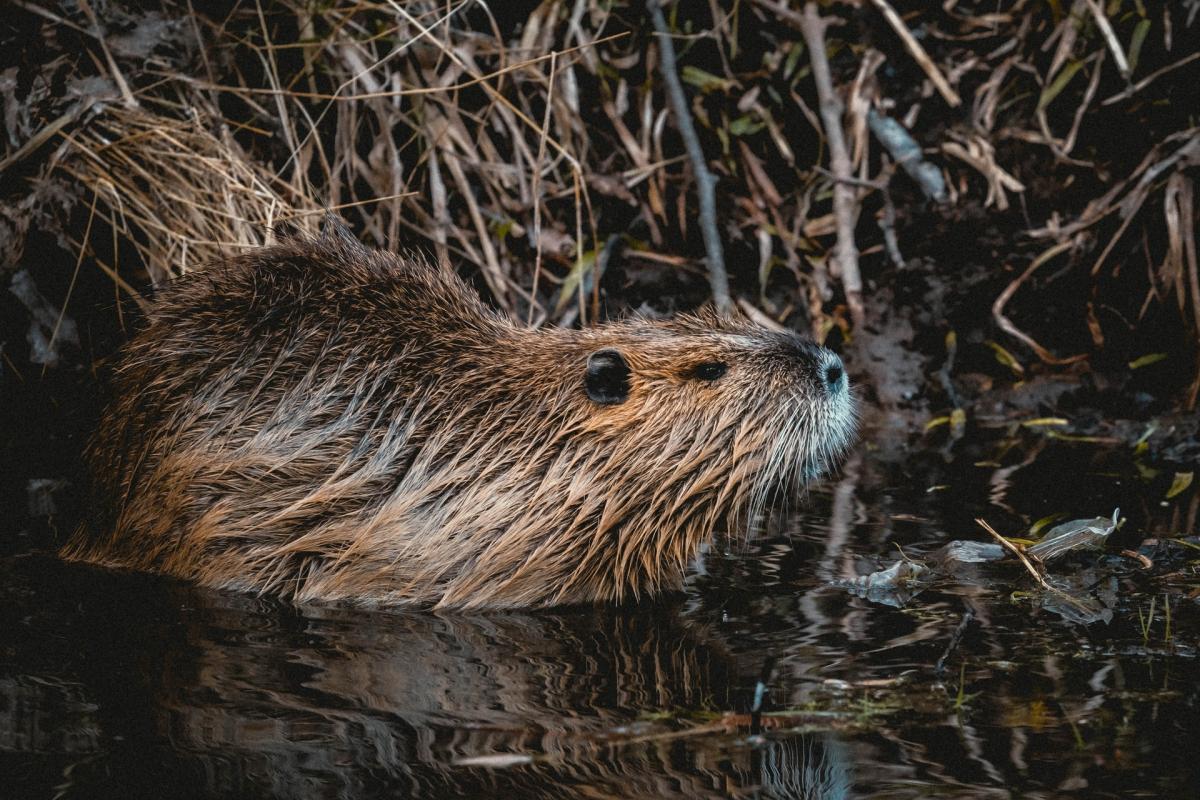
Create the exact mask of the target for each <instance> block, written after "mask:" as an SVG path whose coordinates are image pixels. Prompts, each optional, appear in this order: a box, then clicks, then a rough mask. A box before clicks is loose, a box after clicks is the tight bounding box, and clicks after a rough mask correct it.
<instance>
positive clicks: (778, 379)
mask: <svg viewBox="0 0 1200 800" xmlns="http://www.w3.org/2000/svg"><path fill="white" fill-rule="evenodd" d="M603 348H611V349H615V350H617V351H619V352H620V353H621V354H622V355H623V357H624V358H625V360H626V362H627V363H628V365H629V367H630V368H631V375H630V389H629V395H628V399H627V400H626V401H625V402H623V403H620V404H616V405H599V404H597V403H594V402H593V401H592V400H590V399H589V398H588V396H587V394H586V392H585V391H584V374H585V365H586V363H587V360H588V356H589V354H591V353H593V352H595V351H597V350H599V349H603ZM829 358H832V356H830V355H829V354H828V353H827V352H826V351H824V350H822V349H821V348H818V347H816V346H815V345H812V344H810V343H808V342H805V341H803V340H800V339H798V338H796V337H791V336H787V335H782V334H778V333H774V332H770V331H766V330H764V329H761V328H758V327H755V326H753V325H751V324H750V323H748V322H746V321H742V320H735V319H730V318H724V317H718V316H716V315H715V314H705V315H702V316H686V317H679V318H676V319H672V320H668V321H647V320H643V319H634V320H629V321H624V322H619V323H615V324H611V325H607V326H603V327H599V328H594V329H590V330H566V329H556V328H550V329H542V330H531V329H528V328H525V327H522V326H519V325H517V324H515V323H513V322H510V321H508V320H507V319H504V318H501V317H500V316H499V315H497V314H496V313H494V312H492V311H491V310H489V309H488V308H487V307H485V306H484V304H483V303H482V302H481V301H480V300H479V298H478V297H476V296H475V293H474V292H473V291H472V290H471V289H469V288H468V287H467V286H465V285H464V284H463V283H462V282H461V281H460V280H459V279H458V278H457V277H456V276H454V275H452V274H450V273H448V272H446V271H442V270H439V269H437V268H434V267H432V266H429V265H427V264H423V263H420V262H418V261H412V260H408V259H403V258H401V257H398V256H394V255H390V254H386V253H380V252H371V251H368V250H366V249H364V248H362V247H361V246H359V245H358V244H357V243H355V242H353V241H352V240H350V239H349V238H348V237H346V236H344V235H340V234H331V235H327V236H324V237H322V238H321V239H318V240H310V239H303V240H295V241H291V242H288V243H285V244H283V245H279V246H276V247H273V248H270V249H266V250H261V251H258V252H256V253H253V254H251V255H246V256H241V257H236V258H231V259H229V260H228V261H225V262H223V263H219V264H214V265H211V266H209V267H207V268H205V269H203V270H201V271H199V272H196V273H193V274H191V275H189V276H188V277H186V278H185V279H182V280H180V281H178V282H176V283H175V284H174V285H172V286H170V287H168V288H166V289H164V290H163V291H162V292H160V295H159V297H158V299H157V300H156V303H155V307H154V309H153V311H152V312H151V313H150V315H149V319H148V323H147V326H146V328H145V329H144V330H143V331H141V333H139V334H138V335H137V336H136V337H135V338H134V339H133V340H132V341H131V342H130V344H129V345H128V346H127V348H126V351H125V352H124V354H123V356H122V360H121V362H120V365H119V367H118V369H117V373H116V376H115V387H114V388H115V395H116V396H115V400H114V402H113V403H112V404H111V405H110V407H109V408H108V410H107V411H106V413H105V415H104V418H103V420H102V423H101V427H100V429H99V432H98V433H97V435H96V437H95V439H94V441H93V443H92V445H91V447H90V452H89V460H90V465H91V468H92V474H93V476H94V477H93V480H94V487H93V494H94V499H95V503H94V505H95V512H94V518H93V520H92V523H91V524H90V525H89V528H90V529H89V530H81V531H80V532H79V533H78V534H76V536H75V537H74V538H73V540H72V541H71V542H70V543H69V544H68V545H67V547H66V548H65V550H64V555H65V556H66V557H68V558H72V559H80V560H85V561H91V562H96V563H100V564H105V565H110V566H117V567H124V568H133V569H141V570H151V571H157V572H163V573H167V574H170V575H174V576H177V577H181V578H185V579H189V580H194V581H197V582H199V583H201V584H205V585H209V586H213V587H223V588H232V589H239V590H248V591H253V592H275V593H281V594H284V595H287V596H290V597H293V598H295V599H297V600H300V601H304V600H310V599H319V600H328V601H343V602H352V603H360V604H371V605H376V604H379V605H386V604H409V603H412V604H423V605H438V606H455V607H491V608H494V607H517V606H523V607H528V606H546V605H555V604H563V603H579V602H605V601H622V600H626V599H630V598H636V597H644V596H647V595H652V594H655V593H657V592H660V591H663V590H668V589H671V588H675V587H678V586H679V585H680V581H681V579H682V577H683V574H684V570H685V568H686V566H687V564H688V563H689V561H690V560H691V559H692V558H693V557H694V556H695V555H696V553H697V551H698V550H699V548H700V546H701V544H702V543H703V542H704V541H706V540H707V539H709V538H710V537H711V536H712V535H713V533H714V532H716V531H725V532H733V531H736V530H739V529H744V528H745V526H746V525H747V523H748V520H750V519H752V518H754V517H755V516H756V514H757V512H758V511H760V510H761V509H762V507H763V506H764V505H765V504H766V503H767V502H768V500H769V499H770V498H771V497H772V496H774V495H775V494H776V493H780V492H782V493H783V494H790V493H793V492H795V491H798V490H799V488H801V487H802V486H803V484H804V483H805V482H806V481H807V480H808V479H810V478H811V477H813V476H814V475H815V474H817V473H819V472H820V471H822V470H823V469H824V468H826V467H827V466H828V464H829V463H830V461H831V460H832V459H833V458H834V457H835V456H836V455H837V453H838V452H839V451H841V450H842V449H843V448H844V447H845V445H846V444H847V442H848V441H849V439H850V437H851V432H852V428H853V416H854V413H853V404H852V401H851V400H850V397H849V395H848V393H847V392H846V391H844V390H843V391H841V392H840V393H836V392H835V393H833V394H832V395H831V394H830V393H828V392H825V391H823V390H822V388H821V385H820V380H819V374H818V373H819V370H821V369H823V365H824V363H826V360H827V359H829ZM714 360H719V361H723V362H725V363H727V364H728V372H727V373H726V374H725V375H724V376H723V377H721V378H720V379H719V380H716V381H715V382H711V383H709V382H705V381H702V380H698V379H696V378H695V376H694V375H693V374H692V371H693V370H694V369H695V367H696V365H698V364H700V363H702V362H706V361H714Z"/></svg>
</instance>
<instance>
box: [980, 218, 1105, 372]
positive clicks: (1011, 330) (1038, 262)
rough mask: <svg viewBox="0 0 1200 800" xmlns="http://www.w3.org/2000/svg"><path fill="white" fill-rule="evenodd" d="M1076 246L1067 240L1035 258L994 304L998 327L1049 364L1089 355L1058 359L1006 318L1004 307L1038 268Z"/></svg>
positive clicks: (993, 314)
mask: <svg viewBox="0 0 1200 800" xmlns="http://www.w3.org/2000/svg"><path fill="white" fill-rule="evenodd" d="M1074 245H1075V242H1074V240H1072V239H1065V240H1063V241H1061V242H1059V243H1058V244H1056V245H1054V246H1053V247H1051V248H1049V249H1048V250H1046V251H1045V252H1043V253H1042V254H1041V255H1039V256H1038V257H1037V258H1035V259H1034V260H1033V261H1032V262H1031V263H1030V264H1029V266H1028V267H1026V269H1025V271H1024V272H1022V273H1021V274H1020V276H1018V277H1017V278H1016V279H1015V280H1013V281H1012V282H1011V283H1010V284H1008V286H1006V287H1005V289H1004V291H1003V292H1001V293H1000V296H999V297H997V298H996V301H995V302H994V303H992V317H993V318H994V319H995V320H996V325H998V326H999V327H1000V329H1001V330H1003V331H1004V332H1005V333H1007V334H1008V335H1009V336H1012V337H1013V338H1014V339H1018V340H1020V341H1021V342H1023V343H1024V344H1025V346H1026V347H1028V348H1029V349H1030V350H1032V351H1033V352H1034V353H1036V354H1037V357H1038V358H1040V359H1041V360H1042V361H1044V362H1045V363H1047V364H1057V365H1063V364H1073V363H1075V362H1076V361H1082V360H1083V359H1085V358H1087V355H1086V354H1082V353H1081V354H1079V355H1075V356H1071V357H1070V358H1058V357H1057V356H1055V355H1054V354H1053V353H1051V352H1050V351H1049V350H1047V349H1046V348H1044V347H1042V346H1041V345H1040V344H1038V343H1037V341H1036V340H1035V339H1034V338H1033V337H1032V336H1030V335H1029V334H1027V333H1025V332H1024V331H1022V330H1021V329H1020V328H1018V327H1017V326H1016V325H1014V324H1013V322H1012V320H1010V319H1009V318H1008V317H1006V316H1004V306H1006V305H1007V304H1008V301H1009V300H1011V299H1012V296H1013V295H1014V294H1016V293H1017V289H1019V288H1020V286H1021V284H1023V283H1024V282H1025V281H1027V280H1028V279H1029V276H1030V275H1032V274H1033V273H1034V272H1035V271H1036V270H1037V268H1038V267H1040V266H1042V265H1043V264H1045V263H1046V262H1047V261H1049V260H1050V259H1052V258H1054V257H1055V256H1057V255H1059V254H1060V253H1062V252H1064V251H1066V250H1069V249H1071V247H1073V246H1074Z"/></svg>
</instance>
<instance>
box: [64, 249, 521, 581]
mask: <svg viewBox="0 0 1200 800" xmlns="http://www.w3.org/2000/svg"><path fill="white" fill-rule="evenodd" d="M463 288H464V287H462V285H461V284H460V283H459V282H458V280H457V279H456V278H455V277H454V276H448V275H446V274H444V273H442V272H441V271H440V270H438V269H437V268H435V267H433V266H431V265H428V264H424V263H420V262H414V261H410V260H407V259H402V258H400V257H396V256H392V255H389V254H384V253H377V252H373V251H368V250H366V249H365V248H362V247H361V246H359V245H358V244H357V243H355V242H353V241H352V240H349V239H348V238H346V237H344V236H339V235H332V236H326V237H323V238H321V239H317V240H301V241H293V242H289V243H285V244H283V245H280V246H277V247H275V248H270V249H267V250H265V251H263V252H261V253H258V254H256V255H253V256H248V257H241V258H234V259H230V260H229V261H226V262H221V263H216V264H213V265H210V266H208V267H205V268H203V269H201V270H199V271H197V272H196V273H193V274H189V275H187V276H186V277H184V278H181V279H179V280H178V281H176V282H174V283H173V284H172V285H170V286H168V287H165V288H164V289H163V290H162V291H161V292H160V293H159V296H158V297H156V299H155V302H154V306H153V308H152V310H151V312H150V313H149V315H148V319H147V320H146V325H145V327H144V329H143V330H142V331H141V332H140V333H139V334H138V335H137V336H136V337H135V338H134V339H133V340H132V341H131V342H130V344H129V345H128V346H127V348H126V352H125V353H124V354H123V356H122V358H121V362H120V364H119V366H118V368H117V371H116V374H115V376H114V394H115V397H116V401H115V402H114V404H113V405H112V406H111V407H110V408H109V410H108V411H107V413H106V414H105V415H104V419H103V421H102V425H101V428H100V430H99V431H98V432H97V435H96V437H95V439H94V440H93V443H92V445H91V447H90V448H89V459H90V462H91V468H92V475H93V492H92V495H93V500H94V502H93V513H94V516H93V518H92V520H91V524H90V526H89V527H90V530H87V531H84V532H81V534H80V535H78V536H76V538H75V540H74V541H73V542H71V543H70V544H69V546H68V548H67V549H66V551H65V553H66V555H67V556H68V557H74V558H82V559H85V560H90V561H96V562H100V563H107V564H111V565H114V566H121V567H129V568H134V569H152V570H157V571H163V572H167V573H169V574H176V575H179V576H181V577H188V578H199V579H201V580H204V579H206V578H207V579H209V581H210V582H215V583H218V584H221V583H227V584H229V585H232V586H238V587H241V588H256V589H263V588H270V587H278V588H284V589H285V590H286V588H287V584H288V583H289V582H291V583H295V582H296V581H297V579H298V578H299V577H301V576H303V575H305V574H306V573H307V572H309V571H310V570H312V569H314V568H319V567H320V566H321V562H324V561H327V560H328V559H329V558H330V557H331V555H333V554H332V553H331V552H330V551H325V550H316V549H310V550H309V551H308V552H305V550H304V549H303V548H300V549H297V550H296V551H295V552H294V553H290V554H286V553H282V552H281V551H286V549H287V547H288V544H289V543H291V542H295V541H302V540H304V534H305V533H306V532H309V531H310V530H311V529H313V528H315V527H317V526H319V525H321V524H322V523H323V522H325V521H327V520H329V519H331V518H337V517H353V516H355V515H360V516H363V517H364V518H365V517H366V516H367V515H368V513H369V508H370V506H371V505H372V503H375V502H378V499H379V498H381V497H384V496H386V493H387V490H388V488H389V483H392V482H394V479H395V475H396V470H397V467H398V465H397V463H396V462H397V460H399V459H400V458H402V457H403V452H402V451H403V450H404V449H406V445H407V446H408V447H409V448H411V445H412V441H411V440H412V438H414V437H413V434H414V433H418V432H415V431H412V430H408V429H407V428H406V422H407V421H406V420H404V419H402V418H393V419H387V418H386V417H387V415H389V414H392V415H400V414H401V413H402V411H403V410H404V409H406V408H407V407H408V406H409V401H410V400H411V398H412V397H413V395H414V394H415V393H417V392H419V391H420V389H421V387H422V385H423V384H424V383H425V382H426V381H427V379H428V378H429V377H430V376H433V375H436V374H438V373H440V372H441V371H443V370H444V369H446V368H447V366H448V365H446V364H445V362H447V361H448V360H453V359H455V358H459V357H461V354H460V353H459V351H458V349H457V348H458V347H459V345H460V344H461V340H463V339H464V338H466V337H470V338H472V339H476V338H477V337H480V336H487V335H489V334H491V335H497V334H498V333H499V332H500V331H501V330H502V329H503V327H504V326H503V324H502V323H501V322H500V321H499V320H498V319H497V318H496V317H495V316H494V315H493V314H492V313H491V312H490V311H488V310H487V309H486V308H485V307H484V306H483V305H482V304H481V303H480V302H479V300H478V299H477V298H475V297H473V296H472V295H470V294H468V293H467V292H465V291H463ZM418 435H419V434H418ZM268 562H269V567H268V569H267V570H266V571H263V570H262V569H260V568H259V567H260V566H261V565H266V564H268Z"/></svg>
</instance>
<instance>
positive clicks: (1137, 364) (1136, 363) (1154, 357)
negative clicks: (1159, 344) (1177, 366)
mask: <svg viewBox="0 0 1200 800" xmlns="http://www.w3.org/2000/svg"><path fill="white" fill-rule="evenodd" d="M1166 357H1167V354H1166V353H1148V354H1146V355H1144V356H1141V357H1140V358H1135V359H1134V360H1133V361H1130V362H1129V368H1130V369H1141V368H1142V367H1148V366H1150V365H1151V364H1157V363H1158V362H1160V361H1162V360H1164V359H1165V358H1166Z"/></svg>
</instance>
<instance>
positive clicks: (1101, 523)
mask: <svg viewBox="0 0 1200 800" xmlns="http://www.w3.org/2000/svg"><path fill="white" fill-rule="evenodd" d="M1120 518H1121V509H1119V508H1118V509H1117V510H1115V511H1113V514H1112V517H1111V518H1106V517H1095V518H1093V519H1073V520H1071V521H1070V522H1064V523H1062V524H1061V525H1055V526H1054V527H1053V528H1051V529H1050V532H1049V533H1047V534H1046V536H1045V538H1044V539H1042V540H1041V541H1040V542H1038V543H1037V544H1035V545H1033V546H1032V547H1030V548H1028V549H1027V550H1026V552H1027V553H1028V554H1029V555H1031V556H1034V557H1036V558H1038V559H1040V560H1041V561H1042V562H1043V563H1044V562H1047V561H1050V560H1052V559H1055V558H1058V557H1059V556H1061V555H1064V554H1066V553H1069V552H1071V551H1072V550H1095V549H1098V548H1101V547H1103V546H1104V543H1105V542H1106V541H1107V540H1108V536H1109V534H1111V533H1112V532H1113V531H1115V530H1116V529H1117V527H1118V524H1119V523H1118V521H1119V520H1120Z"/></svg>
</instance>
